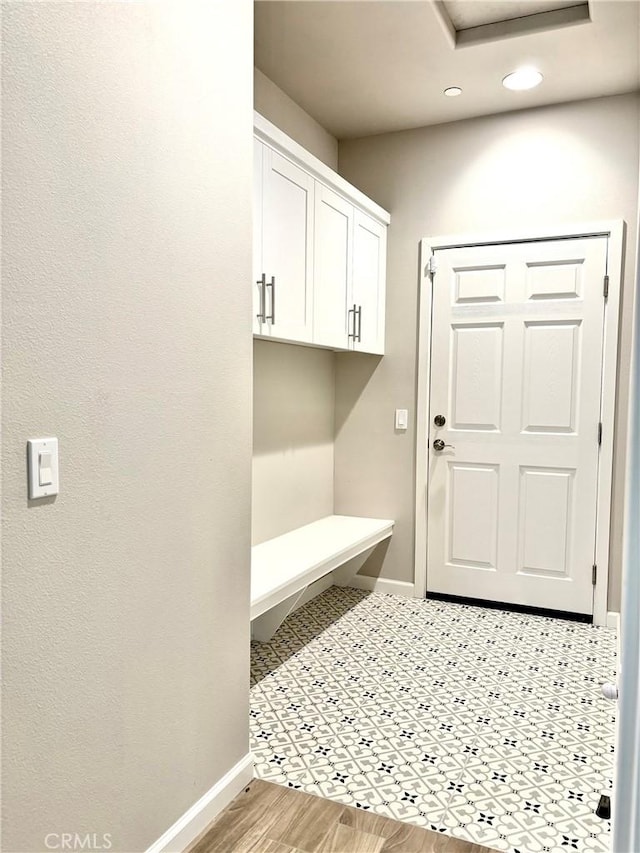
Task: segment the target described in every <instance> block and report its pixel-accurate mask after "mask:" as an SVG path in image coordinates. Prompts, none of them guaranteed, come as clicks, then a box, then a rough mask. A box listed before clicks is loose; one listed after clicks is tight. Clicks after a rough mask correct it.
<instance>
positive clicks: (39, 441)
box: [27, 438, 59, 500]
mask: <svg viewBox="0 0 640 853" xmlns="http://www.w3.org/2000/svg"><path fill="white" fill-rule="evenodd" d="M27 459H28V464H29V499H30V500H35V499H36V498H48V497H51V496H52V495H57V494H58V492H59V486H58V439H57V438H31V439H29V441H27Z"/></svg>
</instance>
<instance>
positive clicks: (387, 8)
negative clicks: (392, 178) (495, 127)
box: [255, 0, 640, 139]
mask: <svg viewBox="0 0 640 853" xmlns="http://www.w3.org/2000/svg"><path fill="white" fill-rule="evenodd" d="M502 2H503V4H504V6H505V11H506V10H507V7H509V15H510V17H511V18H514V17H515V15H514V8H513V7H514V6H516V5H517V4H516V3H514V2H512V0H502ZM483 4H484V5H485V6H489V7H492V11H491V12H488V13H489V14H491V15H493V18H494V20H495V7H496V6H498V5H499V4H500V0H491V2H488V0H487V2H485V0H455V3H451V4H450V5H451V6H452V7H453V6H455V7H457V10H456V14H458V15H462V16H463V18H462V20H464V22H465V23H466V25H467V26H469V25H472V26H475V25H476V23H475V21H476V20H477V17H476V18H474V16H477V13H478V11H479V7H480V6H481V5H483ZM525 5H527V6H531V5H533V6H536V5H538V6H542V5H543V4H541V3H540V4H536V3H533V4H531V3H528V2H527V3H526V4H525ZM544 5H548V4H544ZM552 5H553V6H554V7H557V6H558V5H559V4H558V3H557V2H554V3H553V4H552ZM562 5H571V4H570V3H567V4H562ZM573 5H575V4H573ZM465 6H467V9H466V10H465ZM589 12H590V17H591V20H588V21H586V22H584V21H582V22H579V23H574V24H573V25H567V22H566V21H564V23H565V25H564V26H557V27H555V28H553V29H543V30H542V31H541V30H540V29H539V28H538V29H535V28H533V29H531V31H529V32H525V33H524V34H523V33H522V30H521V29H518V30H515V31H513V30H512V31H511V33H512V34H511V35H509V34H508V33H509V32H510V30H509V28H510V27H512V25H513V24H514V23H518V22H520V23H522V21H523V20H525V21H526V19H523V18H522V17H519V18H518V19H517V20H516V22H514V21H509V22H507V23H506V24H503V25H501V24H494V23H492V24H489V25H488V26H487V27H486V30H487V36H486V37H484V36H483V38H482V39H481V40H479V41H473V42H471V43H467V44H464V45H460V44H458V46H456V44H455V29H456V28H455V26H454V25H453V24H452V22H451V20H450V19H449V17H448V16H447V14H446V7H445V5H444V4H440V3H438V2H436V0H257V2H256V3H255V63H256V65H257V67H258V68H259V69H260V70H261V71H262V72H263V73H264V74H266V75H267V77H269V78H271V80H273V82H274V83H276V84H277V85H278V86H279V87H280V88H281V89H283V90H284V91H285V92H286V93H287V94H288V95H289V96H290V97H291V98H293V100H294V101H296V102H297V103H298V104H299V105H300V106H301V107H303V109H305V110H306V111H307V112H308V113H310V114H311V115H312V116H313V117H314V118H315V119H316V120H317V121H318V122H320V124H321V125H323V127H325V128H326V129H327V130H328V131H329V132H330V133H332V134H333V135H334V136H336V137H338V138H339V139H343V138H350V137H357V136H368V135H370V134H376V133H385V132H388V131H393V130H403V129H406V128H411V127H421V126H424V125H429V124H439V123H442V122H448V121H457V120H459V119H463V118H470V117H472V116H480V115H489V114H492V113H500V112H507V111H510V110H517V109H523V108H525V107H535V106H542V105H546V104H554V103H560V102H563V101H572V100H581V99H584V98H593V97H599V96H603V95H613V94H618V93H622V92H630V91H634V90H638V89H640V14H639V12H640V0H590V2H589ZM544 14H549V15H551V16H554V15H556V16H562V15H563V14H564V11H560V12H549V13H544ZM534 19H536V20H538V22H539V21H540V20H544V19H542V16H541V14H539V15H537V16H534V17H533V18H531V20H534ZM471 20H474V24H470V23H469V22H470V21H471ZM554 20H555V19H554ZM501 26H502V27H503V28H504V27H507V30H506V31H505V30H504V29H502V30H500V29H499V28H500V27H501ZM492 27H493V29H491V28H492ZM496 27H497V28H498V30H496V29H495V28H496ZM478 30H480V31H483V32H484V29H483V28H482V27H479V28H478ZM478 30H476V32H477V31H478ZM468 32H469V31H468ZM505 32H506V33H507V35H505ZM514 33H515V34H514ZM523 65H533V66H536V67H537V68H538V69H539V70H540V71H541V72H542V73H543V74H544V80H543V82H542V84H541V85H540V86H538V88H536V89H532V90H529V91H525V92H514V91H509V90H507V89H505V88H504V87H503V86H502V85H501V81H502V78H503V77H504V76H505V75H506V74H508V73H509V72H511V71H513V70H515V69H516V68H518V67H520V66H523ZM448 86H460V87H461V88H462V89H463V93H462V95H460V96H459V97H457V98H447V97H445V96H444V95H443V94H442V92H443V90H444V89H445V88H447V87H448Z"/></svg>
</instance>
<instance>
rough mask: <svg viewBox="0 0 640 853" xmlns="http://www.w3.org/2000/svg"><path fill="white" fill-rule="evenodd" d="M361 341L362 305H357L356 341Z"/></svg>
mask: <svg viewBox="0 0 640 853" xmlns="http://www.w3.org/2000/svg"><path fill="white" fill-rule="evenodd" d="M361 342H362V305H358V343H361Z"/></svg>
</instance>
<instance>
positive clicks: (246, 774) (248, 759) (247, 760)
mask: <svg viewBox="0 0 640 853" xmlns="http://www.w3.org/2000/svg"><path fill="white" fill-rule="evenodd" d="M252 779H253V756H252V755H251V753H250V752H249V753H247V755H245V756H244V758H241V759H240V761H239V762H238V763H237V764H236V765H235V766H234V767H232V768H231V770H229V772H228V773H226V774H225V775H224V776H223V777H222V779H220V780H219V781H218V782H216V784H215V785H214V786H213V787H212V788H210V789H209V790H208V791H207V793H206V794H203V796H202V797H200V799H199V800H198V801H197V802H196V803H194V804H193V805H192V806H191V808H190V809H188V810H187V811H186V812H185V813H184V814H183V815H182V817H179V818H178V820H177V821H176V822H175V823H174V824H173V826H170V827H169V829H168V830H167V831H166V832H165V833H164V834H163V835H161V836H160V838H159V839H158V840H157V841H156V842H155V844H152V845H151V847H149V849H148V850H147V851H146V853H182V851H184V850H186V849H187V847H188V846H189V845H190V844H192V843H193V842H194V841H195V840H196V839H197V838H198V836H200V835H202V833H203V832H204V830H205V829H206V828H207V827H208V826H209V824H210V823H211V822H212V821H213V820H214V819H215V818H216V817H217V816H218V815H219V814H220V812H221V811H222V810H223V809H224V808H225V807H226V806H228V805H229V803H230V802H231V800H232V799H233V798H234V797H235V796H236V795H237V794H239V793H240V791H242V789H243V788H245V787H246V786H247V785H248V784H249V782H251V780H252Z"/></svg>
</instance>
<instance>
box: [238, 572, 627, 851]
mask: <svg viewBox="0 0 640 853" xmlns="http://www.w3.org/2000/svg"><path fill="white" fill-rule="evenodd" d="M615 650H616V642H615V633H614V631H613V630H611V629H607V628H594V627H593V626H590V625H585V624H580V623H576V622H571V621H565V620H558V619H549V618H546V617H539V616H530V615H527V614H519V613H511V612H505V611H499V610H489V609H485V608H478V607H470V606H467V605H461V604H451V603H448V602H438V601H421V600H418V599H406V598H400V597H398V596H392V595H380V594H375V593H371V594H369V593H365V592H361V591H358V590H354V589H347V588H337V587H332V588H331V589H329V590H327V591H326V592H325V593H323V594H322V595H320V596H318V597H317V598H316V599H314V600H313V601H311V602H309V603H308V604H307V605H306V606H305V607H303V608H301V609H300V610H298V611H297V612H296V613H294V614H293V615H292V616H290V617H289V619H287V620H286V622H285V623H284V625H283V626H282V627H281V628H280V629H279V630H278V632H277V634H276V635H275V637H274V638H273V640H272V641H271V642H270V643H265V644H260V643H255V644H253V646H252V671H251V676H252V689H251V737H252V751H253V754H254V756H255V759H256V774H257V776H258V777H259V778H261V779H264V780H267V781H270V782H277V783H280V784H283V785H289V786H291V787H294V788H300V789H302V790H304V791H307V792H308V793H312V794H317V795H319V796H323V797H327V798H328V799H332V800H337V801H338V802H342V803H345V804H347V805H352V806H356V807H359V808H363V809H370V810H371V811H374V812H376V813H378V814H381V815H384V816H386V817H392V818H396V819H398V820H405V821H408V822H410V823H414V824H417V825H420V826H424V827H427V828H430V829H435V830H439V831H442V832H446V833H449V834H451V835H454V836H457V837H460V838H464V839H467V840H469V841H472V842H475V843H478V844H483V845H485V846H487V847H492V848H495V849H498V850H508V851H514V852H515V851H518V853H561V851H562V853H564V851H571V850H581V851H590V853H605V851H607V850H608V846H609V832H610V827H609V822H608V821H606V820H602V819H601V818H598V817H596V816H595V814H594V810H595V807H596V805H597V802H598V799H599V796H600V794H601V793H609V792H610V788H611V779H612V773H613V742H614V719H613V709H614V706H613V705H612V704H611V703H610V702H607V700H605V699H604V698H602V696H601V693H600V685H601V683H602V682H604V681H609V680H612V678H613V677H614V671H615Z"/></svg>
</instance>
